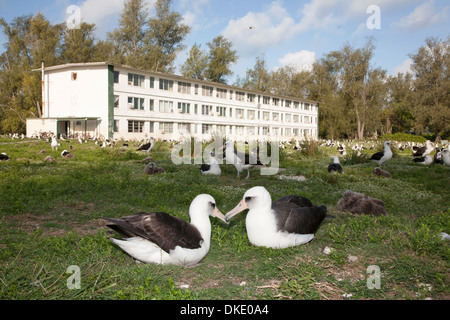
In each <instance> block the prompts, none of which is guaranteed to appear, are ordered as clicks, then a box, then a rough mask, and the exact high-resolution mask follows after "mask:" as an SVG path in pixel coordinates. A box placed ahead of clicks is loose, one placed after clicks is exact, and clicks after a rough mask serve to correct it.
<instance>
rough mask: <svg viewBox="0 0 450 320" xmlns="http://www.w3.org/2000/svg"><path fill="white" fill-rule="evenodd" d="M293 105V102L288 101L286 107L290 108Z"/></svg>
mask: <svg viewBox="0 0 450 320" xmlns="http://www.w3.org/2000/svg"><path fill="white" fill-rule="evenodd" d="M291 105H292V101H291V100H286V104H285V107H286V108H290V107H291Z"/></svg>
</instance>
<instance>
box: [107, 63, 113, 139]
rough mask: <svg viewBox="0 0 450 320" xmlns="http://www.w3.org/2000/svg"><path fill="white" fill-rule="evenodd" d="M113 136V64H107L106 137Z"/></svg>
mask: <svg viewBox="0 0 450 320" xmlns="http://www.w3.org/2000/svg"><path fill="white" fill-rule="evenodd" d="M113 136H114V66H113V65H108V139H112V138H113Z"/></svg>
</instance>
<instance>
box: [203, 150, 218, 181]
mask: <svg viewBox="0 0 450 320" xmlns="http://www.w3.org/2000/svg"><path fill="white" fill-rule="evenodd" d="M208 157H209V164H202V166H201V168H200V170H201V172H202V173H203V174H212V175H216V176H218V175H220V174H221V173H222V170H220V166H219V163H218V162H217V159H216V158H215V153H214V151H211V152H210V153H209V154H208Z"/></svg>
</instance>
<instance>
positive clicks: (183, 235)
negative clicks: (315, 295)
mask: <svg viewBox="0 0 450 320" xmlns="http://www.w3.org/2000/svg"><path fill="white" fill-rule="evenodd" d="M246 209H248V210H249V211H248V213H247V217H246V229H247V236H248V239H249V241H250V242H251V243H252V244H253V245H255V246H263V247H268V248H275V249H282V248H287V247H292V246H297V245H301V244H304V243H307V242H309V241H311V240H312V239H313V238H314V234H315V232H316V231H317V229H318V228H319V226H320V224H321V223H322V221H323V220H324V219H325V217H326V216H327V214H326V212H327V207H325V206H315V205H313V204H312V203H311V201H310V200H309V199H307V198H304V197H302V196H297V195H289V196H285V197H282V198H280V199H278V200H276V201H274V202H272V198H271V196H270V193H269V192H268V191H267V190H266V189H265V188H264V187H254V188H251V189H249V190H247V192H246V193H245V194H244V197H243V198H242V200H241V201H240V202H239V204H238V205H237V206H236V207H235V208H234V209H232V210H231V211H229V212H228V213H227V214H226V215H224V214H222V213H221V212H220V210H219V209H218V207H217V205H216V202H215V200H214V198H213V197H212V196H211V195H208V194H201V195H198V196H197V197H196V198H195V199H194V200H193V201H192V203H191V205H190V207H189V216H190V220H191V221H190V223H188V222H187V221H185V220H182V219H180V218H178V217H174V216H171V215H169V214H167V213H164V212H153V213H138V214H134V215H131V216H128V217H123V218H120V219H115V218H104V219H105V220H107V221H108V222H110V223H111V224H108V225H107V226H108V227H110V228H111V229H113V230H115V231H116V232H118V233H119V234H121V235H122V236H123V237H124V238H123V239H113V238H111V239H110V240H111V241H112V242H114V243H115V244H116V245H118V246H119V247H120V248H121V249H122V250H124V251H125V252H126V253H128V254H129V255H130V256H131V257H133V258H135V259H136V260H139V261H141V262H144V263H156V264H161V265H167V264H174V265H182V266H193V265H196V264H198V263H199V262H200V261H201V260H202V259H203V258H204V257H205V256H206V255H207V254H208V252H209V249H210V244H211V223H210V220H209V217H210V216H211V217H216V218H218V219H220V220H222V221H223V222H225V223H227V224H228V223H229V220H230V219H231V218H232V217H234V216H235V215H237V214H238V213H240V212H242V211H244V210H246Z"/></svg>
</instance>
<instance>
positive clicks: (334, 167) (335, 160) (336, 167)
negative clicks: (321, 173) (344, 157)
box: [328, 156, 342, 173]
mask: <svg viewBox="0 0 450 320" xmlns="http://www.w3.org/2000/svg"><path fill="white" fill-rule="evenodd" d="M328 172H330V173H331V172H339V173H342V166H341V163H340V162H339V157H338V156H334V157H333V163H332V164H330V165H329V166H328Z"/></svg>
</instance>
